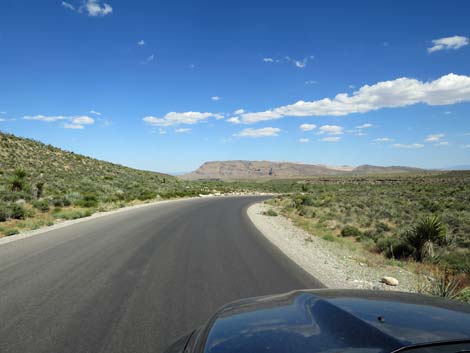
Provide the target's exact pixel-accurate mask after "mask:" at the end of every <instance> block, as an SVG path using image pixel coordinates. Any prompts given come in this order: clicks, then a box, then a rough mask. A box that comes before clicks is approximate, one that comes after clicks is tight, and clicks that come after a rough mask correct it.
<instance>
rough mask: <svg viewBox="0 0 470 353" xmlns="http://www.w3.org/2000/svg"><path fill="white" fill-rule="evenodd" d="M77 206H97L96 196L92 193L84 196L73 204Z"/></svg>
mask: <svg viewBox="0 0 470 353" xmlns="http://www.w3.org/2000/svg"><path fill="white" fill-rule="evenodd" d="M75 204H76V205H77V206H81V207H86V208H92V207H97V206H98V196H97V195H96V194H94V193H89V194H84V195H83V197H82V198H81V199H80V200H78V201H77V202H76V203H75Z"/></svg>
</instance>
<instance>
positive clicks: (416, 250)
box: [403, 216, 446, 262]
mask: <svg viewBox="0 0 470 353" xmlns="http://www.w3.org/2000/svg"><path fill="white" fill-rule="evenodd" d="M403 239H404V240H405V242H406V243H407V244H409V245H410V246H411V247H412V248H413V257H414V258H415V260H416V261H419V262H422V261H423V259H425V258H431V259H432V258H433V257H434V256H435V251H434V245H435V244H441V243H443V242H444V241H445V239H446V231H445V228H444V225H443V224H442V222H441V220H440V219H439V217H437V216H428V217H424V218H422V219H421V220H420V221H419V222H418V224H417V225H415V226H414V227H413V228H412V229H411V230H409V231H407V232H406V233H405V234H404V235H403Z"/></svg>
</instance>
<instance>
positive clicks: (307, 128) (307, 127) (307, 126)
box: [299, 124, 317, 131]
mask: <svg viewBox="0 0 470 353" xmlns="http://www.w3.org/2000/svg"><path fill="white" fill-rule="evenodd" d="M316 127H317V126H316V125H315V124H302V125H300V126H299V129H300V130H302V131H312V130H313V129H315V128H316Z"/></svg>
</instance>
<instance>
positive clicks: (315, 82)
mask: <svg viewBox="0 0 470 353" xmlns="http://www.w3.org/2000/svg"><path fill="white" fill-rule="evenodd" d="M317 83H318V81H315V80H307V81H305V84H306V85H316V84H317Z"/></svg>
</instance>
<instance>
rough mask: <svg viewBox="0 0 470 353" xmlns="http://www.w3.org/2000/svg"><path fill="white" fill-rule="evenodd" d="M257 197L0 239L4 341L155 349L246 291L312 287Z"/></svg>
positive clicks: (155, 209)
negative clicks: (269, 232)
mask: <svg viewBox="0 0 470 353" xmlns="http://www.w3.org/2000/svg"><path fill="white" fill-rule="evenodd" d="M257 200H259V198H253V197H252V198H248V197H244V198H206V199H193V200H187V201H179V202H175V203H168V204H166V205H160V206H150V207H145V208H140V209H133V210H130V211H128V212H123V213H119V214H114V215H109V216H106V217H102V218H97V219H94V220H90V221H86V222H82V223H77V224H74V225H71V226H68V227H65V228H61V229H56V230H51V231H49V232H46V233H43V234H40V235H36V236H33V237H30V238H27V239H23V240H19V241H15V242H11V243H8V244H4V245H1V246H0V352H2V353H10V352H15V353H20V352H21V353H27V352H34V353H41V352H44V353H46V352H47V353H52V352H58V353H59V352H60V353H66V352H74V353H81V352H87V353H91V352H93V353H95V352H132V353H142V352H161V351H162V350H163V349H164V348H165V347H166V346H167V345H168V344H170V343H171V342H172V341H174V340H175V339H177V338H178V337H179V336H181V335H182V334H184V333H186V332H188V331H189V330H191V329H192V328H195V327H196V326H198V325H200V324H202V323H204V322H205V321H206V320H207V319H208V318H209V316H210V315H211V314H212V313H213V312H214V311H215V310H216V309H217V308H218V307H219V306H221V305H223V304H225V303H227V302H230V301H233V300H236V299H240V298H244V297H250V296H259V295H265V294H273V293H280V292H286V291H290V290H293V289H300V288H314V287H319V286H320V283H319V282H318V281H316V280H315V279H313V278H312V277H310V276H309V275H308V274H307V273H305V272H304V271H303V270H301V269H300V268H299V267H297V266H296V265H295V264H294V263H293V262H291V261H290V260H289V259H288V258H287V257H285V256H284V255H283V254H282V253H280V252H279V250H278V249H276V248H274V247H273V246H272V245H271V244H270V243H269V242H268V241H267V240H265V239H264V238H263V236H262V235H261V234H260V233H259V232H258V231H257V229H256V228H255V227H254V225H253V224H252V223H251V222H250V220H249V218H248V216H247V215H246V208H247V207H248V205H249V204H251V203H253V202H254V201H257Z"/></svg>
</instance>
